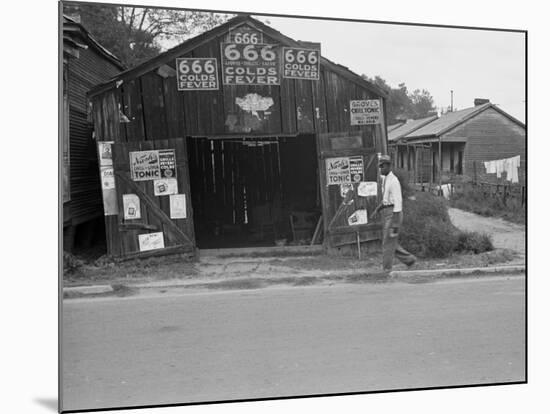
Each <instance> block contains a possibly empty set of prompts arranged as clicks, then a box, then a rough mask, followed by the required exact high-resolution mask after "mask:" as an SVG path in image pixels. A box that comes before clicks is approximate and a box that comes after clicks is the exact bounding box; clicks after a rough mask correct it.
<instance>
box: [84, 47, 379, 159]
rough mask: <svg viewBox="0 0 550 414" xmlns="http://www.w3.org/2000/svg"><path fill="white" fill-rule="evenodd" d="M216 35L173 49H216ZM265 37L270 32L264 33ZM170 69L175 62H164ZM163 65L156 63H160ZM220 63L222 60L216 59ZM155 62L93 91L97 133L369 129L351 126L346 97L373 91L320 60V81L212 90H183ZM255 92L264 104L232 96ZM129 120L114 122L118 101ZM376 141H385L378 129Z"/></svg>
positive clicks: (154, 135) (210, 52) (155, 135)
mask: <svg viewBox="0 0 550 414" xmlns="http://www.w3.org/2000/svg"><path fill="white" fill-rule="evenodd" d="M222 39H223V37H222V36H220V37H217V38H215V39H213V40H211V41H210V42H208V43H206V44H204V45H202V46H200V47H198V48H196V49H193V51H192V52H189V53H187V54H185V55H183V56H180V57H188V58H191V57H212V56H214V57H219V56H220V43H221V41H222ZM265 41H266V42H267V43H269V42H275V40H270V39H266V40H265ZM166 65H167V66H168V67H169V68H172V69H175V67H176V62H175V59H172V60H171V61H169V62H166ZM160 66H162V65H159V67H160ZM218 66H221V65H218ZM157 69H158V68H155V69H153V70H151V71H150V72H148V73H146V74H144V75H142V76H139V77H137V78H135V79H132V80H130V81H125V82H123V83H121V84H120V85H119V87H118V88H116V89H111V90H108V91H106V92H104V93H102V94H100V95H96V96H94V97H93V99H92V101H93V104H94V116H95V117H94V120H95V124H96V134H97V137H98V139H99V140H102V141H109V140H114V141H119V140H120V141H133V140H157V139H168V138H175V137H183V136H220V135H239V136H246V135H286V134H288V135H296V134H300V133H304V134H307V133H319V132H342V131H357V130H364V129H367V130H370V129H372V130H373V131H374V130H375V129H376V128H375V127H371V126H364V127H357V126H354V127H352V126H350V113H349V101H350V100H353V99H377V98H379V96H377V95H376V94H375V93H373V92H372V91H370V90H368V89H367V88H366V87H364V86H362V85H359V83H358V82H354V81H352V80H350V79H347V78H345V77H344V76H342V75H341V74H339V73H336V72H333V71H331V70H329V69H327V68H326V67H322V68H321V79H320V80H319V81H311V80H295V79H284V78H282V77H281V85H272V86H257V85H250V86H233V85H231V86H228V85H223V84H222V82H221V68H220V67H218V71H219V73H218V75H219V79H220V88H219V89H218V90H214V91H184V92H179V91H178V90H177V87H176V79H175V74H174V75H171V76H168V77H163V76H161V75H159V74H158V73H157ZM248 94H258V95H259V96H260V97H262V98H271V99H272V100H273V105H272V106H271V107H270V108H269V109H268V110H265V111H257V112H256V113H252V112H251V111H245V110H243V109H242V108H241V107H239V105H238V104H237V98H244V97H245V96H246V95H248ZM119 104H120V108H121V111H122V113H123V114H124V115H125V116H126V117H127V118H128V120H129V122H128V123H125V124H123V125H122V126H118V123H119V114H118V105H119ZM376 134H377V139H379V140H380V142H379V145H378V147H379V149H381V150H382V149H383V148H382V146H384V145H385V142H383V141H385V140H384V139H383V136H382V133H381V132H377V133H376Z"/></svg>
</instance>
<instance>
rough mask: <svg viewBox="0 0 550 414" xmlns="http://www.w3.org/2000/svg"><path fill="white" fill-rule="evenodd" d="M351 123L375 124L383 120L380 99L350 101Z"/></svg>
mask: <svg viewBox="0 0 550 414" xmlns="http://www.w3.org/2000/svg"><path fill="white" fill-rule="evenodd" d="M349 106H350V116H351V125H375V124H379V123H380V122H381V118H382V117H381V111H382V107H381V105H380V100H378V99H368V100H364V101H350V103H349Z"/></svg>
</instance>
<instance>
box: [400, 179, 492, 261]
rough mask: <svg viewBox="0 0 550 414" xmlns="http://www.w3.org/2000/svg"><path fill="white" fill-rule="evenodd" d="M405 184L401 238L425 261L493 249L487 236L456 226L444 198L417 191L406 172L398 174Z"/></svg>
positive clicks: (401, 240) (410, 249) (403, 242)
mask: <svg viewBox="0 0 550 414" xmlns="http://www.w3.org/2000/svg"><path fill="white" fill-rule="evenodd" d="M395 174H396V175H397V176H398V178H399V181H400V182H401V183H402V185H401V187H402V192H403V210H404V218H403V227H402V229H401V233H400V236H399V242H400V243H401V245H402V246H403V247H404V248H405V249H407V250H408V251H410V252H411V253H413V254H415V255H417V256H419V257H423V258H444V257H449V256H451V255H452V254H453V253H456V252H460V253H476V254H478V253H483V252H487V251H490V250H493V249H494V247H493V244H492V242H491V238H490V237H489V236H488V235H486V234H480V233H475V232H463V231H461V230H459V229H457V228H456V227H455V226H454V225H453V224H452V223H451V219H450V217H449V213H448V211H447V208H448V204H447V202H446V200H445V199H444V198H442V197H436V196H434V195H432V194H430V193H422V192H416V193H415V192H414V190H413V189H412V188H411V187H410V186H409V185H408V179H407V175H406V173H404V172H402V171H399V170H398V171H395Z"/></svg>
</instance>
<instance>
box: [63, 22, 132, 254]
mask: <svg viewBox="0 0 550 414" xmlns="http://www.w3.org/2000/svg"><path fill="white" fill-rule="evenodd" d="M123 69H124V67H123V65H122V63H121V62H120V61H119V60H118V58H117V57H116V56H114V55H113V54H112V53H110V52H109V51H108V50H107V49H105V48H104V47H103V46H101V45H100V44H99V43H98V42H97V41H96V40H95V39H94V38H93V37H92V36H91V35H90V34H89V33H88V31H87V30H86V29H85V28H84V27H83V26H82V25H81V24H80V23H78V22H76V21H75V20H73V19H71V18H70V17H67V16H63V120H64V125H63V131H62V132H63V135H62V143H63V167H64V168H63V229H64V244H63V247H64V249H65V250H71V249H72V247H73V242H74V237H75V233H76V232H79V233H80V234H84V233H86V236H85V237H90V236H91V235H92V234H93V228H94V227H96V226H97V225H98V224H97V223H96V222H94V220H95V219H98V218H99V219H101V217H102V204H101V189H100V183H99V175H98V164H97V156H96V149H95V143H94V141H93V139H92V131H93V127H92V123H91V117H90V116H89V110H90V108H89V107H88V101H87V97H86V93H87V92H88V90H89V89H90V88H91V87H92V86H95V85H97V84H98V83H101V82H105V81H106V80H108V79H110V78H112V77H113V76H115V75H116V74H117V73H119V72H120V71H122V70H123ZM99 222H100V225H101V226H102V225H103V223H102V221H101V220H99ZM81 230H82V231H81Z"/></svg>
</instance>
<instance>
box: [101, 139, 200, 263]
mask: <svg viewBox="0 0 550 414" xmlns="http://www.w3.org/2000/svg"><path fill="white" fill-rule="evenodd" d="M112 152H113V168H114V175H115V186H116V192H117V201H118V205H119V213H118V229H117V230H118V232H116V233H118V234H115V235H114V237H113V238H112V240H111V241H110V244H111V245H112V246H113V247H112V251H113V252H116V254H115V255H117V256H122V257H125V258H131V257H146V256H154V255H161V254H168V253H177V252H181V253H195V250H196V243H195V234H194V227H193V209H192V205H191V191H190V186H189V165H188V158H187V148H186V141H185V139H184V138H176V139H167V140H155V141H134V142H121V143H115V144H113V151H112ZM159 152H160V153H161V154H162V155H160V156H158V158H159V159H160V165H164V166H165V167H166V165H173V168H169V167H166V168H163V167H160V170H162V171H163V172H162V173H160V174H161V176H160V177H157V178H156V179H153V178H151V179H143V177H138V175H139V173H138V172H137V171H138V168H137V167H136V165H137V164H136V163H137V162H138V161H137V160H138V159H139V156H140V155H141V156H145V155H147V154H151V153H152V154H154V153H156V154H159ZM131 153H134V154H133V155H131ZM174 158H175V162H174V163H172V160H174ZM140 168H141V167H140ZM154 169H155V168H154V166H153V167H151V170H152V171H153V170H154ZM160 170H159V171H160ZM155 174H157V173H156V172H153V173H152V175H153V176H154V175H155ZM174 194H177V195H176V196H174ZM183 199H184V202H183V203H182V200H183ZM136 200H138V201H137V203H136ZM137 211H139V213H137ZM153 233H154V234H153ZM159 233H160V234H159ZM161 239H162V244H163V245H162V246H161V245H160V240H161ZM110 253H111V254H113V253H112V252H110Z"/></svg>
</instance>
